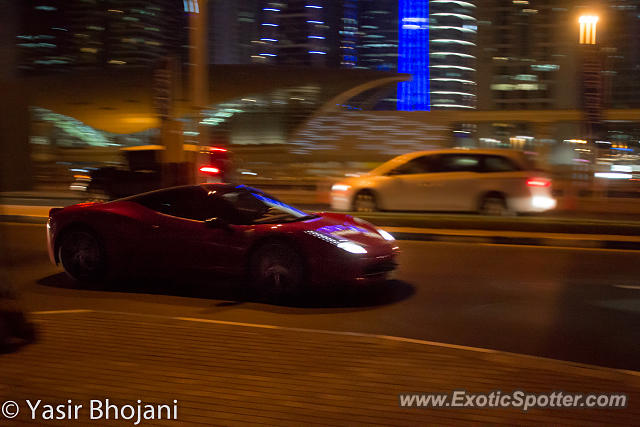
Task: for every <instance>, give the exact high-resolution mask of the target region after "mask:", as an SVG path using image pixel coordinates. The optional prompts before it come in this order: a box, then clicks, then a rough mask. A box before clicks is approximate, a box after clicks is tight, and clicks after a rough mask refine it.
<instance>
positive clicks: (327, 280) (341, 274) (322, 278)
mask: <svg viewBox="0 0 640 427" xmlns="http://www.w3.org/2000/svg"><path fill="white" fill-rule="evenodd" d="M397 255H398V249H397V247H394V249H393V250H391V251H385V253H378V254H364V255H355V254H344V255H342V254H341V256H339V257H337V259H334V260H333V261H332V262H330V261H328V259H325V260H323V261H322V262H319V263H318V264H316V265H315V268H314V270H315V271H314V274H313V277H314V280H313V281H314V282H315V283H317V284H337V283H353V284H366V283H373V282H378V281H381V280H385V279H386V278H387V276H388V274H389V273H391V272H392V271H394V270H395V269H396V268H397V267H398V263H397V261H396V258H397Z"/></svg>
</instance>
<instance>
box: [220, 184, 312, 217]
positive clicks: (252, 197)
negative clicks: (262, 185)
mask: <svg viewBox="0 0 640 427" xmlns="http://www.w3.org/2000/svg"><path fill="white" fill-rule="evenodd" d="M221 197H222V198H223V199H225V200H227V201H229V202H231V203H232V204H233V206H234V207H235V209H236V210H237V211H238V214H239V216H240V218H241V220H242V222H243V223H245V224H277V223H283V222H293V221H302V220H305V219H311V218H315V215H312V214H309V213H307V212H304V211H301V210H300V209H296V208H294V207H293V206H289V205H288V204H286V203H284V202H281V201H280V200H278V199H276V198H274V197H272V196H269V195H267V194H265V193H262V192H257V191H250V190H248V191H232V192H229V193H226V194H223V195H222V196H221Z"/></svg>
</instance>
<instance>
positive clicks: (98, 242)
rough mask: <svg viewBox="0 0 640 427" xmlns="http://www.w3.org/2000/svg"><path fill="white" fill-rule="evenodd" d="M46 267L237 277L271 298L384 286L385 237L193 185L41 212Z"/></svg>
mask: <svg viewBox="0 0 640 427" xmlns="http://www.w3.org/2000/svg"><path fill="white" fill-rule="evenodd" d="M47 240H48V246H49V255H50V258H51V261H52V262H53V263H54V264H56V265H58V264H62V266H63V267H64V269H65V270H66V272H67V273H68V274H69V275H70V276H71V277H73V278H74V279H76V280H78V281H95V280H101V279H105V278H108V277H113V275H117V276H120V275H123V274H124V275H127V274H128V275H131V274H135V275H140V274H142V275H148V274H153V275H156V274H162V275H174V274H176V273H178V274H180V273H183V272H188V271H191V272H193V271H200V272H217V273H220V274H221V273H229V274H233V275H246V276H247V277H249V278H250V279H251V281H252V283H254V284H255V285H258V286H260V287H261V288H263V289H265V290H270V291H273V292H277V293H283V292H285V293H286V292H290V291H294V290H300V289H301V288H302V287H303V286H305V285H308V284H310V283H311V284H319V283H328V282H341V283H342V282H353V281H356V282H362V281H370V280H372V279H377V280H379V279H383V278H385V277H386V275H387V273H388V272H390V271H392V270H393V269H394V268H395V267H396V262H395V258H396V254H397V251H398V248H397V246H395V245H394V242H393V240H394V239H393V237H392V236H391V235H390V234H389V233H387V232H385V231H384V230H380V229H378V228H376V227H374V226H373V225H372V224H370V223H368V222H366V221H364V220H361V219H358V218H354V217H352V216H350V215H345V214H335V213H318V214H310V213H306V212H303V211H301V210H298V209H296V208H294V207H291V206H289V205H287V204H285V203H283V202H281V201H279V200H277V199H276V198H274V197H272V196H270V195H268V194H266V193H264V192H262V191H260V190H256V189H254V188H250V187H246V186H243V185H240V186H235V185H229V184H202V185H193V186H182V187H174V188H168V189H163V190H158V191H152V192H149V193H143V194H139V195H136V196H131V197H127V198H123V199H119V200H115V201H112V202H107V203H83V204H79V205H74V206H69V207H66V208H54V209H51V211H50V212H49V221H48V223H47Z"/></svg>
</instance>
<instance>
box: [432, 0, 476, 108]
mask: <svg viewBox="0 0 640 427" xmlns="http://www.w3.org/2000/svg"><path fill="white" fill-rule="evenodd" d="M429 7H430V11H429V23H430V28H429V31H430V40H429V71H430V81H431V107H432V108H436V109H451V108H465V109H468V108H475V107H476V105H477V102H476V96H477V94H476V86H477V83H476V67H477V65H476V62H477V59H476V47H477V44H476V40H477V37H476V35H477V31H478V22H477V18H476V11H477V7H476V5H475V4H474V3H473V2H472V1H442V0H435V1H434V0H432V1H430V2H429Z"/></svg>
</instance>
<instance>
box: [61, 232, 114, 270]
mask: <svg viewBox="0 0 640 427" xmlns="http://www.w3.org/2000/svg"><path fill="white" fill-rule="evenodd" d="M58 258H59V259H60V263H61V264H62V266H63V267H64V269H65V271H66V272H67V274H68V275H69V276H71V277H72V278H73V279H75V280H77V281H79V282H87V281H95V280H99V279H102V278H104V275H105V273H106V262H105V252H104V248H103V247H102V244H101V243H100V240H99V239H98V237H97V236H96V235H95V234H94V233H92V232H90V231H85V230H74V231H71V232H69V233H68V234H66V235H65V236H63V240H62V243H61V244H60V246H59V248H58Z"/></svg>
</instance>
